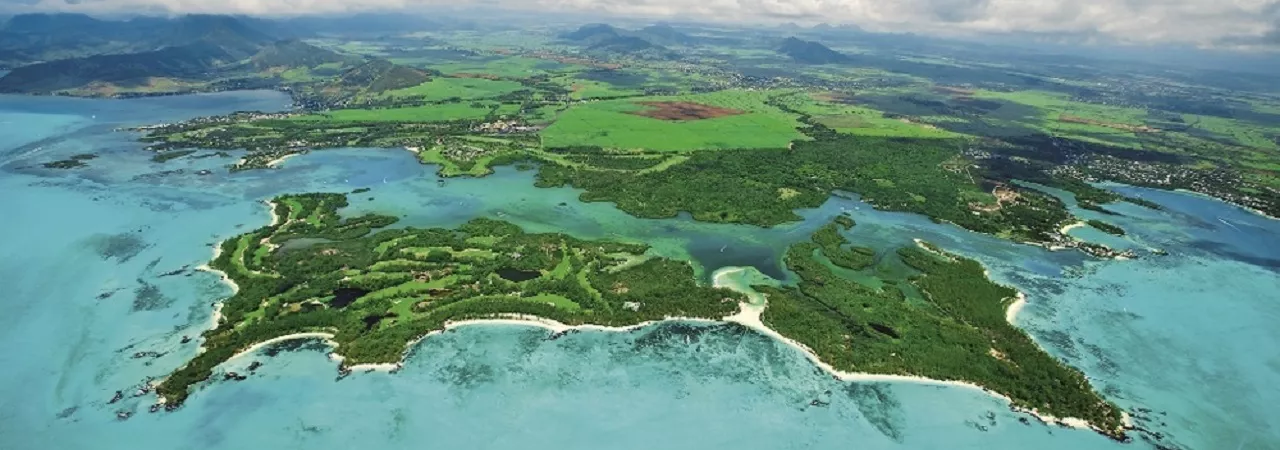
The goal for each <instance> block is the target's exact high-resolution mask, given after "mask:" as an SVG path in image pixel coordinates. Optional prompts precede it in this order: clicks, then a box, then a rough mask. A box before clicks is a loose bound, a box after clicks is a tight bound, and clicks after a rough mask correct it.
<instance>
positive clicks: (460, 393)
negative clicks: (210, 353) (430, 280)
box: [0, 92, 1280, 449]
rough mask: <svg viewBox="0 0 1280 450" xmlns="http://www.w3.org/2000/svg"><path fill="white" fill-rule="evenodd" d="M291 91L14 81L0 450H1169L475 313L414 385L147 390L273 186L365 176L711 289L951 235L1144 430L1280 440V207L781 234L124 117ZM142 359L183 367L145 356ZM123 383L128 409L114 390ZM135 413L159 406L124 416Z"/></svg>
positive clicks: (266, 370) (743, 344)
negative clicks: (216, 145)
mask: <svg viewBox="0 0 1280 450" xmlns="http://www.w3.org/2000/svg"><path fill="white" fill-rule="evenodd" d="M286 103H287V99H286V98H285V97H283V96H281V95H279V94H277V93H271V92H245V93H230V94H218V95H201V96H186V97H168V98H156V99H139V100H128V101H100V100H77V99H62V98H26V97H2V96H0V129H3V132H0V171H3V174H2V175H0V192H3V193H4V195H3V196H0V211H4V214H3V217H4V219H3V220H0V254H3V255H5V257H6V258H5V259H3V260H0V280H4V281H5V284H6V289H5V291H4V293H3V294H0V307H3V308H4V314H0V343H3V344H4V347H3V348H4V351H3V352H0V365H3V367H4V368H5V370H4V371H3V372H0V373H2V374H0V405H5V406H4V409H3V410H0V448H4V449H10V448H12V449H28V448H31V449H34V448H60V449H63V448H65V449H76V448H95V449H103V448H106V449H110V448H122V449H123V448H130V449H136V448H157V449H172V448H193V449H196V448H243V447H249V446H254V447H261V448H302V447H306V448H310V449H323V448H350V447H352V446H356V445H359V446H361V448H374V449H377V448H403V447H423V446H434V447H440V448H453V447H468V448H495V449H496V448H521V449H541V448H548V449H549V448H587V447H592V448H596V447H600V446H606V447H609V448H654V447H655V446H658V447H665V448H720V447H728V446H734V447H738V448H760V449H780V448H849V447H857V448H872V449H874V448H984V449H1022V448H1030V447H1035V448H1046V449H1059V448H1060V449H1091V448H1098V449H1104V448H1131V447H1139V448H1142V447H1149V446H1147V445H1146V444H1141V443H1138V444H1134V445H1132V446H1129V447H1126V446H1123V445H1119V444H1115V443H1113V442H1111V441H1109V440H1107V439H1105V438H1102V437H1101V436H1098V435H1095V434H1094V433H1092V432H1088V431H1077V430H1067V429H1062V428H1056V427H1047V426H1042V425H1039V424H1035V423H1034V422H1032V424H1031V425H1024V424H1022V423H1021V422H1020V421H1019V418H1025V416H1023V415H1016V414H1012V413H1010V412H1008V410H1007V405H1004V404H1002V403H1001V402H1000V401H999V400H996V399H994V398H991V397H988V396H985V395H983V394H981V393H978V392H975V391H972V390H967V389H956V388H943V387H933V386H920V385H912V384H903V383H888V384H885V383H862V384H850V383H840V382H836V381H833V380H832V379H831V378H830V377H828V376H826V375H824V374H822V373H819V372H818V371H816V370H815V368H814V366H813V365H812V364H810V363H808V362H807V361H805V359H804V357H803V356H802V355H800V354H799V353H797V352H795V351H792V350H790V349H788V348H787V347H785V346H782V345H779V344H777V343H774V342H772V341H769V340H767V339H765V338H763V337H760V336H758V335H755V334H752V333H744V332H742V331H741V330H740V329H737V328H734V327H717V326H705V325H703V326H694V325H689V324H667V325H659V326H655V327H650V328H646V329H642V330H639V331H635V332H629V333H602V332H581V333H574V334H570V335H567V336H564V337H561V338H559V339H556V340H546V339H545V338H546V337H547V333H546V332H544V331H541V330H538V329H533V328H526V327H515V326H471V327H466V328H462V329H458V330H456V331H451V332H448V333H445V334H442V335H437V336H433V337H431V338H429V339H427V340H425V341H424V342H423V343H421V344H420V345H418V346H417V347H416V348H415V350H414V355H413V356H412V357H411V358H410V359H409V360H408V361H407V363H406V367H405V368H404V370H402V371H400V372H399V373H396V374H386V373H367V374H366V373H356V374H353V375H351V376H349V377H347V378H345V379H342V380H341V381H338V380H336V371H335V370H334V368H335V363H334V362H332V361H330V360H329V359H328V358H327V357H326V356H325V352H326V350H325V349H323V348H322V346H319V345H314V343H313V344H311V345H290V346H283V348H270V347H269V348H268V349H266V350H264V351H260V352H258V353H256V354H254V355H253V356H251V357H245V358H240V359H237V360H234V361H232V362H230V363H228V368H230V369H232V370H240V371H244V369H246V368H247V366H248V365H249V364H250V363H251V362H253V361H258V362H262V363H264V366H263V367H262V368H260V369H258V370H257V371H256V373H255V374H254V375H252V376H250V377H249V379H248V380H246V381H242V382H215V383H213V384H212V385H210V386H206V387H204V388H203V389H201V391H200V392H199V393H198V394H196V395H195V396H193V397H192V399H191V400H190V401H189V402H188V404H187V405H186V406H185V407H184V408H183V409H182V410H180V411H179V412H175V413H169V414H148V413H147V412H146V408H147V406H149V405H150V404H151V403H152V402H153V401H154V398H153V397H151V396H142V397H137V398H134V397H131V394H132V388H134V387H136V386H137V384H138V383H139V382H141V381H142V380H143V379H144V378H145V377H147V376H163V375H164V374H166V373H167V372H168V371H169V370H171V369H172V368H173V367H175V366H177V365H179V364H181V363H182V362H183V361H185V360H186V359H187V358H189V357H190V356H191V354H192V353H193V352H194V351H195V344H194V343H190V344H185V345H184V344H180V341H181V339H182V336H184V335H189V336H193V337H194V336H196V335H198V334H199V333H200V332H201V331H202V330H203V329H204V328H206V327H207V326H208V324H209V320H210V318H209V316H210V308H209V306H210V304H211V303H212V302H214V301H217V300H218V299H220V298H222V297H223V296H225V295H227V294H228V292H229V291H228V290H227V288H226V287H225V286H223V285H221V284H219V283H218V281H217V278H216V277H214V276H212V275H210V274H207V273H202V272H194V271H191V270H189V268H190V267H194V266H196V265H199V264H201V263H203V262H205V261H206V260H207V259H208V258H209V255H210V253H211V251H212V249H211V247H210V245H212V244H213V243H215V242H217V241H219V240H221V239H224V238H227V237H229V236H232V235H235V234H237V233H240V232H243V231H247V230H250V229H252V228H256V227H257V226H260V225H261V224H264V223H266V221H267V220H268V213H267V210H266V207H265V206H264V205H262V204H261V201H262V200H264V199H267V198H269V197H271V196H273V195H276V194H278V193H283V192H305V191H330V192H347V191H351V190H353V189H356V188H362V187H367V188H370V189H371V191H370V192H368V193H364V194H359V195H355V196H352V200H353V204H352V206H351V207H350V208H349V209H351V210H352V211H353V212H363V211H376V212H382V213H390V214H396V215H400V216H402V217H404V219H403V220H404V223H405V224H406V225H413V226H451V225H455V224H458V223H461V222H463V221H465V220H467V219H469V218H472V217H476V216H481V215H483V216H490V217H498V218H504V219H507V220H512V221H514V222H516V223H519V224H521V225H522V226H525V227H526V228H529V229H533V230H539V231H550V230H567V231H568V232H570V233H572V234H575V235H578V236H581V237H586V238H599V237H612V238H615V239H625V240H634V241H643V242H648V243H651V244H652V245H653V246H654V248H655V250H654V251H655V252H656V253H659V254H663V255H668V256H676V257H692V258H694V259H695V260H696V261H698V262H699V263H700V264H701V265H702V266H703V268H704V270H703V271H702V273H703V275H704V277H709V273H710V272H711V271H712V270H714V269H716V268H719V267H723V266H755V267H757V268H759V269H760V270H761V271H763V272H765V273H768V274H770V275H773V276H775V277H778V278H785V277H786V274H785V272H783V271H782V270H781V269H780V268H779V267H778V263H777V259H778V257H779V256H780V254H781V251H782V250H783V249H784V248H785V247H786V245H788V244H789V243H791V242H794V241H796V240H800V239H804V238H805V237H806V236H807V235H808V234H809V232H811V231H812V230H813V229H815V228H816V227H818V226H820V225H822V224H823V223H825V221H826V220H828V219H829V218H830V217H832V216H834V215H836V214H839V213H840V212H841V211H844V210H848V211H852V212H853V213H854V217H855V218H856V220H857V221H858V224H859V225H858V227H857V228H855V230H854V231H853V233H852V237H853V239H854V240H855V241H857V242H859V243H861V244H870V245H872V246H874V247H877V248H889V247H892V246H895V245H902V244H906V243H909V242H910V240H911V239H912V238H923V239H926V240H930V241H933V242H935V243H937V244H939V245H942V246H943V247H945V248H948V249H951V250H954V251H958V252H961V253H964V254H966V255H969V256H973V257H976V258H979V259H981V260H982V261H983V262H984V263H986V264H988V265H989V266H990V267H991V269H992V274H993V276H994V277H996V278H997V279H999V280H1001V281H1003V282H1008V283H1011V284H1014V285H1016V286H1017V287H1018V288H1019V289H1021V290H1023V291H1025V292H1027V293H1028V296H1029V301H1030V304H1029V306H1028V307H1027V308H1026V309H1024V310H1023V313H1022V314H1021V315H1020V316H1019V317H1018V319H1017V322H1018V324H1019V325H1022V326H1024V327H1026V328H1027V329H1028V330H1030V331H1031V332H1032V334H1033V335H1034V336H1035V337H1036V338H1037V340H1038V341H1039V342H1041V343H1042V344H1043V345H1045V346H1046V348H1048V349H1049V350H1050V351H1051V352H1053V353H1054V354H1056V355H1058V356H1060V357H1062V358H1065V359H1066V360H1067V361H1069V362H1071V363H1072V364H1074V365H1077V366H1078V367H1081V368H1082V369H1084V370H1085V371H1086V373H1087V374H1088V375H1090V377H1091V378H1093V379H1094V382H1095V384H1096V386H1098V387H1099V388H1100V389H1103V390H1104V392H1106V394H1107V396H1108V397H1109V398H1110V399H1112V400H1114V401H1116V402H1117V403H1119V404H1120V405H1121V406H1123V407H1125V408H1127V409H1128V408H1149V409H1151V410H1152V412H1151V413H1143V414H1140V416H1141V417H1144V418H1146V419H1147V420H1140V423H1142V424H1143V425H1144V426H1146V427H1148V428H1151V429H1153V430H1156V431H1159V432H1161V433H1164V434H1165V435H1167V437H1166V441H1165V442H1166V444H1168V443H1170V442H1173V443H1177V444H1179V445H1181V446H1183V447H1185V448H1197V449H1198V448H1237V447H1238V448H1244V449H1249V448H1258V449H1263V448H1276V447H1280V430H1276V429H1275V428H1274V426H1273V425H1271V424H1270V423H1269V420H1270V419H1269V418H1271V417H1280V391H1277V390H1276V389H1274V386H1275V385H1276V384H1277V382H1280V348H1278V345H1280V330H1276V329H1275V328H1274V326H1273V324H1275V323H1280V302H1277V295H1276V294H1275V293H1276V292H1280V274H1278V273H1277V271H1278V270H1280V269H1277V267H1280V261H1278V260H1277V259H1280V241H1278V240H1277V239H1275V236H1277V234H1278V233H1280V222H1276V221H1272V220H1267V219H1264V218H1261V217H1258V216H1256V215H1252V214H1251V213H1248V212H1246V211H1242V210H1240V209H1238V208H1235V207H1232V206H1230V205H1225V204H1222V203H1220V202H1216V201H1212V200H1205V199H1202V198H1199V197H1195V196H1190V195H1185V194H1178V193H1167V192H1157V191H1149V190H1141V189H1133V188H1125V187H1117V188H1118V189H1122V190H1126V191H1127V193H1129V194H1134V195H1142V196H1144V197H1146V198H1148V199H1151V200H1154V201H1157V202H1160V203H1162V204H1164V205H1166V206H1167V207H1168V209H1169V211H1167V212H1154V211H1148V210H1144V209H1142V208H1138V207H1132V206H1125V205H1121V206H1117V207H1115V208H1116V209H1117V210H1120V211H1121V212H1123V213H1125V214H1126V215H1127V217H1126V218H1110V217H1108V218H1104V220H1107V221H1110V222H1112V223H1115V224H1117V225H1120V226H1122V227H1124V228H1126V229H1127V230H1128V231H1129V232H1130V236H1128V237H1127V238H1126V242H1129V243H1131V244H1132V245H1133V246H1134V247H1137V248H1160V249H1163V250H1166V251H1168V252H1169V253H1170V255H1169V256H1166V257H1159V256H1147V257H1144V258H1142V259H1139V260H1136V261H1125V262H1100V261H1094V260H1090V259H1089V258H1087V257H1085V256H1083V255H1082V254H1080V253H1078V252H1047V251H1044V250H1043V249H1040V248H1036V247H1030V246H1020V245H1014V244H1010V243H1007V242H1002V241H999V240H996V239H993V238H989V237H985V236H980V235H974V234H972V233H967V232H964V231H961V230H957V229H955V228H954V227H948V226H941V225H936V224H933V223H931V222H929V221H928V220H926V219H923V218H921V217H918V216H912V215H907V214H896V213H884V212H877V211H873V210H871V209H870V208H868V207H867V206H866V205H865V204H862V203H860V202H858V201H856V200H851V199H840V198H836V199H833V200H832V201H830V202H828V203H827V204H826V205H824V206H823V207H822V208H819V209H815V210H811V211H804V212H802V215H803V216H804V217H806V219H808V220H806V221H805V222H803V223H798V224H792V225H785V226H780V227H777V228H774V229H759V228H753V227H743V226H732V225H709V224H700V223H696V222H693V221H691V220H689V219H687V218H676V219H670V220H640V219H635V218H632V217H630V216H628V215H626V214H624V213H622V212H620V211H618V210H616V209H615V208H613V207H612V205H608V204H583V203H580V202H577V200H576V198H577V192H576V191H574V190H572V189H546V190H540V189H534V188H532V187H531V186H532V181H531V179H532V174H531V173H529V172H519V171H516V170H514V169H510V168H504V169H500V170H499V171H498V173H497V174H495V175H494V176H491V177H488V178H484V179H479V180H449V181H447V182H446V183H445V184H444V186H440V185H439V184H438V183H437V180H436V178H435V177H434V175H432V171H433V168H431V167H425V166H421V165H418V164H417V163H416V162H414V160H413V158H412V155H410V154H409V153H407V152H402V151H393V150H371V149H350V150H340V151H324V152H314V153H312V154H309V155H305V156H301V157H298V158H294V159H290V160H289V161H288V162H286V163H285V164H284V165H283V166H282V168H280V169H278V170H274V171H251V172H243V173H234V174H232V173H228V172H227V171H226V170H225V168H223V166H225V165H226V164H228V163H230V162H231V160H228V159H225V158H220V157H216V156H213V157H206V158H199V159H197V158H193V157H188V158H182V159H178V160H174V161H170V162H168V163H165V164H157V163H152V162H151V161H150V160H149V157H150V155H149V154H147V153H146V152H143V151H141V149H140V147H141V146H140V145H139V144H137V143H135V142H134V141H133V135H132V134H130V133H122V132H113V131H112V130H113V129H114V128H116V127H119V126H125V125H139V124H146V123H150V122H157V121H174V120H181V119H184V118H187V117H194V116H199V115H206V114H214V113H223V112H229V111H233V110H246V109H262V110H269V109H278V108H280V107H282V106H283V105H284V104H286ZM86 152H93V153H98V154H100V157H99V158H97V159H95V160H92V161H89V164H90V166H89V167H87V168H82V169H74V170H51V169H44V168H42V167H39V165H40V163H43V162H48V161H53V160H57V159H62V158H65V157H68V156H70V155H74V154H78V153H86ZM209 154H212V153H211V152H201V153H200V154H197V155H194V156H195V157H200V156H205V155H209ZM200 170H209V171H210V173H209V174H208V175H200V174H199V171H200ZM1088 231H1089V230H1087V229H1082V230H1078V231H1077V233H1087V232H1088ZM1079 235H1080V236H1082V237H1084V238H1087V239H1103V237H1101V236H1094V235H1090V234H1079ZM184 267H186V268H187V270H183V268H184ZM172 272H177V273H176V274H173V275H167V276H166V275H165V274H167V273H172ZM302 344H306V343H302ZM142 351H146V352H151V351H154V352H157V353H163V356H160V357H158V358H150V357H143V358H138V359H134V358H132V355H133V354H134V353H136V352H142ZM269 354H275V356H269ZM116 390H124V391H125V393H126V397H125V399H124V400H122V401H121V402H119V403H116V404H112V405H108V404H107V402H108V400H110V399H111V397H112V394H113V393H114V392H115V391H116ZM121 410H130V411H136V412H137V415H135V416H134V417H132V418H131V419H129V420H128V421H124V422H120V421H117V420H116V418H115V414H116V412H118V411H121ZM144 437H145V438H144Z"/></svg>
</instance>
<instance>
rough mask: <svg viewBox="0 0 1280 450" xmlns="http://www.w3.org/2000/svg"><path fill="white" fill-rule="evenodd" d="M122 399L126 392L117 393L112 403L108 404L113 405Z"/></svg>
mask: <svg viewBox="0 0 1280 450" xmlns="http://www.w3.org/2000/svg"><path fill="white" fill-rule="evenodd" d="M122 398H124V391H116V395H115V396H113V397H111V401H109V402H107V404H108V405H110V404H112V403H115V402H118V401H120V399H122Z"/></svg>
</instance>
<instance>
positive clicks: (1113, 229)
mask: <svg viewBox="0 0 1280 450" xmlns="http://www.w3.org/2000/svg"><path fill="white" fill-rule="evenodd" d="M1085 223H1088V224H1089V226H1091V227H1094V228H1097V229H1098V231H1101V232H1103V233H1107V234H1113V235H1116V236H1124V228H1120V227H1118V226H1115V225H1112V224H1109V223H1106V222H1103V221H1101V220H1095V219H1091V220H1088V221H1086V222H1085Z"/></svg>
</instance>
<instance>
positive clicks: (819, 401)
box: [809, 398, 831, 406]
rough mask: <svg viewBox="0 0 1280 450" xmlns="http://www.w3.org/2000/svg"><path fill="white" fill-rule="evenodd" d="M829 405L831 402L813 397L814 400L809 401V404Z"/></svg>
mask: <svg viewBox="0 0 1280 450" xmlns="http://www.w3.org/2000/svg"><path fill="white" fill-rule="evenodd" d="M829 405H831V402H824V401H822V400H818V399H816V398H815V399H813V401H811V402H809V406H829Z"/></svg>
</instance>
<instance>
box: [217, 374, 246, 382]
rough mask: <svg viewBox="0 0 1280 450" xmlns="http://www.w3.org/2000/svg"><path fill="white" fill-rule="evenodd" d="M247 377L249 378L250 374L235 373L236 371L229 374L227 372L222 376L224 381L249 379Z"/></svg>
mask: <svg viewBox="0 0 1280 450" xmlns="http://www.w3.org/2000/svg"><path fill="white" fill-rule="evenodd" d="M247 379H249V377H248V376H245V375H240V374H238V373H235V372H227V374H226V375H223V376H222V380H223V381H244V380H247Z"/></svg>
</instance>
